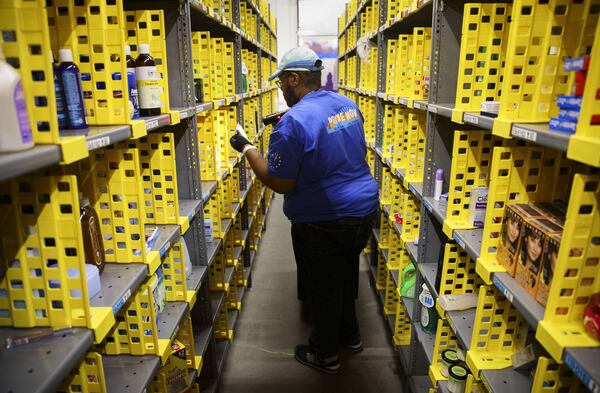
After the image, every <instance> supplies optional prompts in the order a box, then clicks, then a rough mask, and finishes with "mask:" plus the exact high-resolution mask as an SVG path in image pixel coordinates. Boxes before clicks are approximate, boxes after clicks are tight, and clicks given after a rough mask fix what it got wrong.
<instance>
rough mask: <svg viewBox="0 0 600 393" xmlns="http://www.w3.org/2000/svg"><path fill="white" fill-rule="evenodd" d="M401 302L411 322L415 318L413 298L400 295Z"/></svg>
mask: <svg viewBox="0 0 600 393" xmlns="http://www.w3.org/2000/svg"><path fill="white" fill-rule="evenodd" d="M402 304H403V305H404V309H405V310H406V313H407V314H408V319H410V320H411V322H412V321H413V320H414V319H415V299H409V298H407V297H404V296H402Z"/></svg>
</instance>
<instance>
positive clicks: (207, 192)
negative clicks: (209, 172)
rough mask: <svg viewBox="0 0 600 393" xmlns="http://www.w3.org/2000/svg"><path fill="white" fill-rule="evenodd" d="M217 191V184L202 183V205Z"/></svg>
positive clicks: (210, 182) (211, 182)
mask: <svg viewBox="0 0 600 393" xmlns="http://www.w3.org/2000/svg"><path fill="white" fill-rule="evenodd" d="M216 190H217V182H216V181H213V180H208V181H204V180H203V181H202V203H206V201H208V200H209V199H210V197H211V196H212V194H214V193H215V191H216Z"/></svg>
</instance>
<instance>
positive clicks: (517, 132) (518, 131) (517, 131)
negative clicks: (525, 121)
mask: <svg viewBox="0 0 600 393" xmlns="http://www.w3.org/2000/svg"><path fill="white" fill-rule="evenodd" d="M512 134H513V135H514V136H516V137H519V138H522V139H526V140H528V141H532V142H535V141H536V140H537V132H535V131H530V130H526V129H524V128H521V127H516V126H513V128H512Z"/></svg>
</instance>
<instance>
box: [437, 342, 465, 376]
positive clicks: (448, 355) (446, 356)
mask: <svg viewBox="0 0 600 393" xmlns="http://www.w3.org/2000/svg"><path fill="white" fill-rule="evenodd" d="M441 358H442V364H441V367H440V372H441V373H442V375H443V376H444V377H446V378H448V369H449V368H450V367H452V366H454V365H455V364H460V363H461V361H460V359H459V358H458V354H457V353H456V351H455V350H453V349H446V350H444V351H442V356H441Z"/></svg>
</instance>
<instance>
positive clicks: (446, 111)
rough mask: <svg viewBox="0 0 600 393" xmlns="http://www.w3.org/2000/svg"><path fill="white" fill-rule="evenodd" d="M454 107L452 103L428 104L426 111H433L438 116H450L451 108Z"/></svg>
mask: <svg viewBox="0 0 600 393" xmlns="http://www.w3.org/2000/svg"><path fill="white" fill-rule="evenodd" d="M453 109H454V104H429V105H428V106H427V111H428V112H430V113H435V114H437V115H438V116H443V117H447V118H449V119H450V118H452V110H453Z"/></svg>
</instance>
